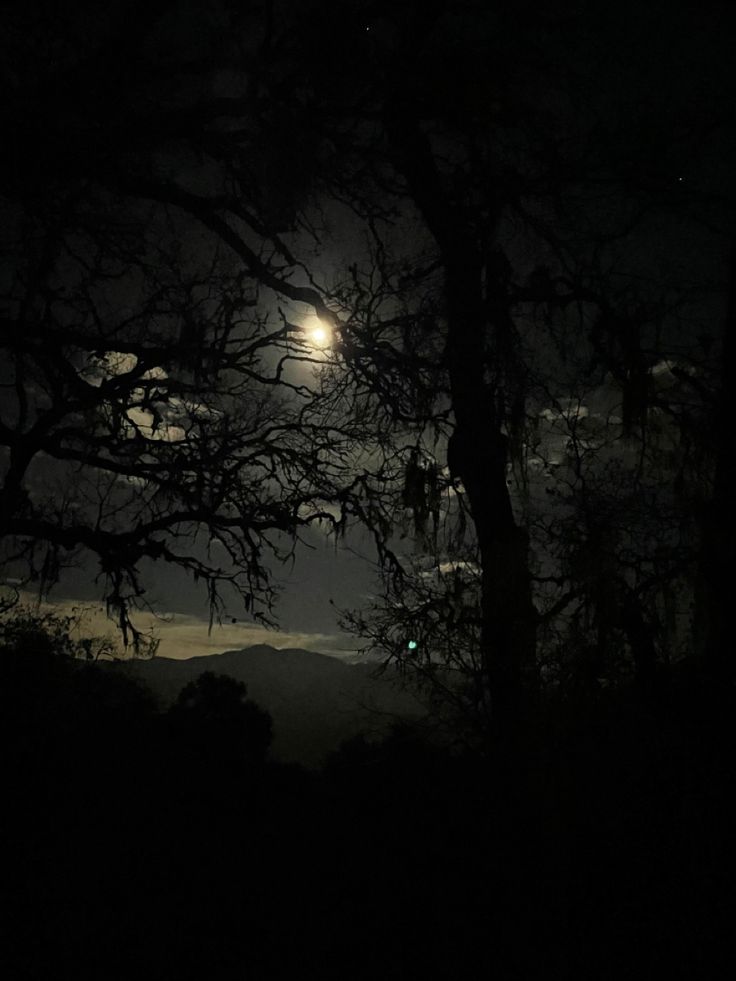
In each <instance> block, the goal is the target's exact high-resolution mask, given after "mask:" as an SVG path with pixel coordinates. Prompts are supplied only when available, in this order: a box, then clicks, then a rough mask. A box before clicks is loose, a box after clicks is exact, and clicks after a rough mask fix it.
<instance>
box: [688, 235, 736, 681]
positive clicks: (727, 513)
mask: <svg viewBox="0 0 736 981" xmlns="http://www.w3.org/2000/svg"><path fill="white" fill-rule="evenodd" d="M734 392H736V242H735V243H734V244H733V246H732V252H731V265H730V283H729V298H728V309H727V313H726V321H725V324H724V332H723V348H722V351H721V380H720V392H719V396H718V398H717V400H716V403H715V407H714V408H715V419H714V433H715V474H714V483H713V497H712V499H711V501H710V503H709V506H708V508H707V511H706V514H705V516H704V519H703V529H702V542H701V551H700V563H699V580H700V582H699V584H698V587H699V588H698V591H699V600H698V604H697V605H698V608H697V610H696V617H697V620H698V621H699V623H700V629H701V637H703V646H702V653H703V654H704V657H705V662H706V666H707V669H708V671H709V673H711V674H712V675H713V676H714V677H716V678H722V679H726V678H728V679H733V678H734V676H736V658H734V654H733V650H732V644H733V641H732V634H733V625H732V615H731V608H732V605H733V587H732V580H733V570H734V563H735V562H736V509H734V505H733V494H734V489H735V488H736V440H735V439H734V429H733V422H732V420H731V414H730V412H729V411H728V410H729V409H730V407H731V404H732V402H733V395H734Z"/></svg>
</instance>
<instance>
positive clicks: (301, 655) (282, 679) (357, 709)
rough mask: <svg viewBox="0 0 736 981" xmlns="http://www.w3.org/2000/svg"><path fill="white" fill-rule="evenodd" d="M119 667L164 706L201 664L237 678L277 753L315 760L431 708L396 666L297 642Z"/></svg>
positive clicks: (286, 758)
mask: <svg viewBox="0 0 736 981" xmlns="http://www.w3.org/2000/svg"><path fill="white" fill-rule="evenodd" d="M114 670H116V671H120V672H122V673H124V674H126V675H128V676H129V677H131V678H134V679H137V680H138V681H140V682H141V683H142V684H144V685H145V686H146V687H147V688H149V689H150V690H151V691H152V692H153V693H154V695H155V696H156V697H157V699H158V700H159V703H160V704H161V706H162V707H167V706H169V705H171V704H172V703H173V702H174V701H175V700H176V698H177V697H178V695H179V693H180V692H181V690H182V688H183V687H184V686H185V685H187V684H189V683H191V682H192V681H194V680H195V679H196V678H197V677H198V676H199V675H200V674H201V673H202V672H203V671H213V672H215V673H216V674H221V675H227V676H229V677H231V678H234V679H235V680H236V681H240V682H242V683H244V684H245V685H246V686H247V688H248V693H249V697H250V698H252V699H253V700H254V701H255V702H256V703H257V704H258V705H260V706H262V707H263V708H264V709H265V710H266V711H267V712H268V713H269V714H270V715H271V717H272V719H273V722H274V740H273V744H272V747H271V752H272V755H273V757H274V758H275V759H277V760H280V761H282V762H285V763H291V762H295V763H300V764H302V765H304V766H310V767H314V766H318V765H319V764H321V763H322V762H323V761H324V759H325V757H326V756H327V755H328V754H329V753H332V752H334V751H335V750H337V748H338V747H339V745H340V743H341V742H342V741H343V740H346V739H350V738H352V737H354V736H356V735H357V734H358V733H360V732H364V733H368V734H372V735H373V736H375V737H380V736H381V735H385V734H386V733H387V732H388V730H389V728H390V726H391V725H392V724H393V723H395V722H396V721H397V720H400V719H414V720H417V719H419V718H421V716H423V715H424V714H425V709H424V707H423V706H422V705H421V703H420V702H419V701H418V700H417V699H416V698H415V697H414V696H413V695H412V694H411V693H410V692H409V691H407V690H405V689H402V688H400V687H399V685H398V684H397V680H396V678H395V676H394V672H390V673H389V672H387V673H386V674H384V675H381V676H378V677H377V676H376V673H375V665H371V664H367V663H358V664H347V663H345V662H343V661H340V660H338V659H337V658H334V657H328V656H326V655H324V654H318V653H316V652H314V651H306V650H302V649H299V648H288V649H284V650H277V649H275V648H273V647H270V646H268V645H266V644H260V645H257V646H254V647H248V648H244V649H243V650H235V651H226V652H225V653H223V654H212V655H204V656H201V657H192V658H187V659H185V660H175V659H173V658H162V657H157V658H153V659H151V660H137V661H130V662H127V663H125V664H120V665H115V667H114Z"/></svg>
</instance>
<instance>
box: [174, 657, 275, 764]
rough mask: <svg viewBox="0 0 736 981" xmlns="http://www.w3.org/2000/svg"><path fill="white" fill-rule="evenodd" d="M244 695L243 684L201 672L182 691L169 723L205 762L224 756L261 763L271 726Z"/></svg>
mask: <svg viewBox="0 0 736 981" xmlns="http://www.w3.org/2000/svg"><path fill="white" fill-rule="evenodd" d="M247 695H248V689H247V687H246V686H245V684H243V682H242V681H236V680H235V679H234V678H230V677H228V676H227V675H220V674H215V673H214V672H213V671H204V672H202V674H201V675H200V676H199V677H198V678H197V679H196V680H195V681H191V682H189V684H187V685H185V687H184V688H183V689H182V690H181V692H180V693H179V696H178V698H177V700H176V702H175V703H174V704H173V705H172V706H171V708H170V709H169V713H168V715H169V719H170V722H171V724H172V726H173V728H174V731H175V732H176V733H177V735H179V736H181V737H182V738H183V741H184V742H185V743H191V744H192V745H193V746H195V747H197V749H198V751H199V752H204V754H205V756H206V757H207V758H211V759H218V758H220V759H221V758H222V757H223V755H224V756H227V757H234V758H235V759H237V760H245V761H247V762H248V763H251V764H254V763H262V762H263V761H264V760H265V758H266V755H267V753H268V748H269V746H270V745H271V740H272V738H273V732H272V726H273V723H272V720H271V716H270V715H269V714H268V712H266V711H265V710H264V709H262V708H259V706H258V705H256V704H255V703H254V702H252V701H250V700H249V699H248V697H247ZM177 751H180V748H179V749H177Z"/></svg>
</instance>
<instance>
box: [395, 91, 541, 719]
mask: <svg viewBox="0 0 736 981" xmlns="http://www.w3.org/2000/svg"><path fill="white" fill-rule="evenodd" d="M386 126H387V133H388V136H389V139H390V141H391V143H392V147H393V150H394V155H395V159H396V163H397V166H398V167H399V169H400V170H401V172H402V173H403V175H404V177H405V178H406V181H407V184H408V187H409V191H410V193H411V195H412V197H413V199H414V201H415V203H416V204H417V205H418V207H419V209H420V210H421V212H422V215H423V217H424V219H425V221H426V223H427V226H428V228H429V230H430V231H431V233H432V234H433V235H434V238H435V240H436V242H437V244H438V246H439V249H440V252H441V255H442V260H443V265H444V268H445V290H446V300H447V321H448V324H447V339H446V344H445V360H446V364H447V368H448V372H449V377H450V391H451V397H452V408H453V412H454V416H455V429H454V432H453V435H452V438H451V440H450V446H449V447H448V464H449V467H450V472H451V474H452V476H453V477H455V478H457V479H459V480H461V481H462V484H463V487H464V489H465V493H466V495H467V502H468V504H469V509H470V513H471V515H472V518H473V521H474V523H475V529H476V533H477V537H478V546H479V551H480V561H481V570H482V571H481V592H482V596H481V614H482V626H481V655H482V665H483V674H484V682H485V684H486V686H487V688H488V691H489V693H490V698H491V711H492V716H493V719H494V727H495V728H496V729H497V730H501V731H508V730H509V729H511V728H513V727H514V726H515V724H516V721H517V720H518V719H519V717H520V711H521V704H522V699H523V694H524V691H525V689H526V688H527V687H528V683H529V682H530V681H531V679H532V677H533V672H534V664H535V642H536V629H535V627H536V611H535V609H534V605H533V603H532V598H531V586H530V577H529V566H528V541H527V537H526V534H525V533H524V532H523V530H522V529H521V528H519V527H517V525H516V522H515V520H514V514H513V509H512V506H511V499H510V496H509V489H508V486H507V483H506V462H507V440H506V437H505V435H504V433H503V431H502V428H501V423H502V420H501V419H499V418H498V410H497V403H496V395H497V393H496V392H495V391H493V389H492V387H491V385H490V382H489V381H488V380H487V378H486V370H487V368H486V360H487V355H486V347H487V344H486V338H487V335H488V333H489V331H493V329H494V324H493V323H492V322H491V320H490V318H489V311H488V309H487V304H486V303H485V302H484V284H483V279H482V273H483V268H484V256H483V253H482V249H481V245H480V243H479V241H478V233H477V231H476V230H475V228H474V227H473V221H472V220H471V219H472V218H473V216H472V215H467V214H463V212H462V211H461V210H460V209H459V208H458V207H456V206H455V204H454V202H453V201H452V200H450V198H449V196H448V194H447V191H446V188H445V187H444V186H443V181H442V180H441V178H440V175H439V173H438V171H437V168H436V165H435V160H434V156H433V153H432V149H431V146H430V143H429V140H428V138H427V137H426V135H425V134H424V133H423V132H422V130H421V127H420V126H419V124H418V123H417V121H416V119H414V118H413V117H412V114H411V111H410V110H407V109H406V108H405V107H403V108H402V107H401V106H397V105H392V106H390V107H388V108H387V115H386ZM499 285H500V284H499ZM489 286H490V288H491V289H493V284H485V289H486V291H487V290H488V288H489Z"/></svg>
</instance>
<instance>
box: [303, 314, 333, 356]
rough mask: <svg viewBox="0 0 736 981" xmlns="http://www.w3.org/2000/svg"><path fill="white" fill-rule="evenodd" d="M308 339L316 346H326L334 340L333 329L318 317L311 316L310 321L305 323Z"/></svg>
mask: <svg viewBox="0 0 736 981" xmlns="http://www.w3.org/2000/svg"><path fill="white" fill-rule="evenodd" d="M304 329H305V333H306V335H307V340H308V341H309V343H310V344H311V345H312V347H316V348H326V347H329V346H330V342H331V341H332V331H331V330H330V327H329V326H328V325H327V324H326V323H325V322H324V321H322V320H318V319H317V317H310V319H309V322H308V323H306V324H305V325H304Z"/></svg>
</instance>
